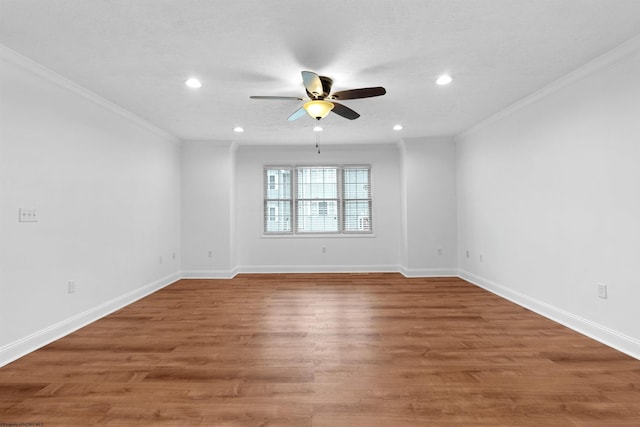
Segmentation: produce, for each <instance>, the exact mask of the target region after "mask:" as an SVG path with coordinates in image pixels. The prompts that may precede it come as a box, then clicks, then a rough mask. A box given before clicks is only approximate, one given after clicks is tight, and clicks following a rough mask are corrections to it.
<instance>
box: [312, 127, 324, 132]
mask: <svg viewBox="0 0 640 427" xmlns="http://www.w3.org/2000/svg"><path fill="white" fill-rule="evenodd" d="M313 131H314V132H322V126H315V127H314V128H313Z"/></svg>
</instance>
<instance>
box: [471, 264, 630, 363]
mask: <svg viewBox="0 0 640 427" xmlns="http://www.w3.org/2000/svg"><path fill="white" fill-rule="evenodd" d="M458 276H459V277H460V278H461V279H464V280H466V281H468V282H470V283H472V284H474V285H476V286H479V287H481V288H483V289H485V290H487V291H489V292H491V293H493V294H496V295H498V296H500V297H502V298H505V299H507V300H509V301H511V302H514V303H516V304H518V305H520V306H522V307H525V308H527V309H529V310H531V311H533V312H535V313H537V314H539V315H541V316H544V317H546V318H548V319H551V320H553V321H554V322H557V323H560V324H561V325H564V326H566V327H568V328H570V329H572V330H574V331H576V332H579V333H581V334H583V335H585V336H587V337H589V338H592V339H594V340H596V341H598V342H601V343H602V344H604V345H607V346H609V347H612V348H614V349H616V350H618V351H620V352H622V353H625V354H627V355H629V356H631V357H633V358H635V359H638V360H640V340H637V339H635V338H633V337H630V336H627V335H625V334H622V333H620V332H618V331H615V330H613V329H610V328H607V327H606V326H603V325H600V324H598V323H595V322H592V321H591V320H588V319H585V318H583V317H580V316H577V315H575V314H573V313H570V312H568V311H565V310H562V309H560V308H558V307H555V306H553V305H550V304H547V303H545V302H543V301H540V300H538V299H535V298H532V297H530V296H528V295H525V294H523V293H521V292H518V291H514V290H512V289H509V288H507V287H505V286H502V285H500V284H498V283H495V282H492V281H490V280H487V279H485V278H483V277H480V276H477V275H475V274H472V273H469V272H468V271H463V270H461V271H459V274H458Z"/></svg>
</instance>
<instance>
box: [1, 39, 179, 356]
mask: <svg viewBox="0 0 640 427" xmlns="http://www.w3.org/2000/svg"><path fill="white" fill-rule="evenodd" d="M0 94H1V95H0V365H2V364H4V363H7V362H8V361H10V360H13V359H15V358H17V357H19V356H20V355H22V354H24V353H26V352H28V351H31V350H33V349H35V348H37V347H39V346H41V345H43V344H45V343H46V342H48V341H50V340H53V339H55V338H57V337H59V336H61V335H64V334H66V333H68V332H70V331H71V330H73V329H75V328H78V327H80V326H82V325H84V324H86V323H88V322H90V321H92V320H94V319H96V318H99V317H100V316H102V315H104V314H106V313H108V312H110V311H112V310H114V309H116V308H118V307H120V306H122V305H125V304H127V303H129V302H131V301H133V300H135V299H136V298H139V297H141V296H143V295H145V294H146V293H148V292H152V291H154V290H156V289H158V288H159V287H161V286H164V285H166V284H168V283H170V282H172V281H173V280H175V279H176V278H177V277H178V276H179V271H180V187H179V185H180V147H179V144H178V143H177V141H175V140H173V139H172V138H170V137H169V136H166V135H163V134H162V133H161V132H160V131H157V130H154V129H152V128H151V127H150V126H147V125H145V124H144V123H142V122H140V121H139V120H137V119H134V118H132V117H129V115H128V113H126V112H123V111H121V110H119V109H118V108H117V107H115V106H112V105H110V104H108V103H107V102H105V101H102V100H101V99H99V98H98V97H97V96H95V95H93V94H91V93H88V92H86V91H84V90H83V89H81V88H79V87H78V86H76V85H74V84H73V83H71V82H68V81H66V80H64V79H62V78H61V77H59V76H56V75H54V74H53V73H51V72H49V71H47V70H44V69H42V68H40V67H39V66H38V65H36V64H33V63H32V62H30V61H29V60H27V59H25V58H22V57H20V56H18V55H17V54H15V53H13V52H11V51H10V50H8V49H6V48H0ZM19 208H36V209H38V210H39V213H40V216H39V222H35V223H24V222H23V223H20V222H18V210H19ZM174 253H175V255H176V256H175V259H174V256H173V255H174ZM160 257H162V264H161V263H160ZM69 281H75V284H76V292H75V293H74V294H68V293H67V287H68V282H69Z"/></svg>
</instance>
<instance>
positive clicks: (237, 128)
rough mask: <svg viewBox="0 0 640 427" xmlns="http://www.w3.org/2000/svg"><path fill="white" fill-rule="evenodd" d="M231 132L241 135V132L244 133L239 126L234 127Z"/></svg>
mask: <svg viewBox="0 0 640 427" xmlns="http://www.w3.org/2000/svg"><path fill="white" fill-rule="evenodd" d="M233 131H234V132H238V133H241V132H244V129H242V128H241V127H240V126H236V127H234V128H233Z"/></svg>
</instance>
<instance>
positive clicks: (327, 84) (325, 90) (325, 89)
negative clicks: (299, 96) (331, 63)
mask: <svg viewBox="0 0 640 427" xmlns="http://www.w3.org/2000/svg"><path fill="white" fill-rule="evenodd" d="M318 77H319V78H320V82H321V83H322V93H311V92H309V91H308V90H307V96H308V97H309V98H311V99H325V98H326V97H328V96H329V94H330V93H331V88H332V87H333V79H332V78H331V77H327V76H318Z"/></svg>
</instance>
